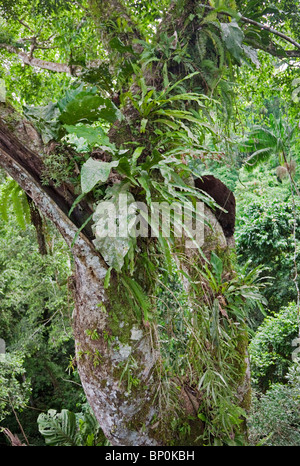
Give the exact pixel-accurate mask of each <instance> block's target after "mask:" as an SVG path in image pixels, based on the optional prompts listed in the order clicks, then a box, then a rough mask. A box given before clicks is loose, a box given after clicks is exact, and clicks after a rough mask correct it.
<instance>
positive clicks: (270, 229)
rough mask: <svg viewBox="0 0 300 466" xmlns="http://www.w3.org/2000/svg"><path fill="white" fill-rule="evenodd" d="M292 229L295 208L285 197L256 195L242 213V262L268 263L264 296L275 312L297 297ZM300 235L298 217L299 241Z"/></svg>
mask: <svg viewBox="0 0 300 466" xmlns="http://www.w3.org/2000/svg"><path fill="white" fill-rule="evenodd" d="M249 201H250V199H249ZM293 229H294V213H293V207H292V205H291V204H290V203H288V202H286V201H284V200H282V201H278V199H273V200H270V199H258V198H257V199H255V200H252V202H251V204H250V205H249V206H248V207H245V208H244V210H243V212H241V213H240V217H239V224H238V228H237V232H236V242H237V252H238V254H239V256H240V261H241V263H245V262H247V261H248V260H251V261H252V264H253V265H254V266H258V265H262V266H265V268H266V272H265V275H267V276H270V277H271V278H272V280H271V284H270V286H268V288H266V291H265V297H266V298H267V300H268V303H269V308H270V309H271V310H273V311H277V310H278V309H280V308H281V307H282V306H286V305H287V304H288V303H289V302H291V301H293V300H294V299H296V288H295V285H294V283H293V280H292V278H293V277H294V273H295V271H294V248H295V242H294V238H293ZM299 238H300V222H299V218H298V219H297V228H296V240H297V241H298V240H299ZM298 272H299V271H298Z"/></svg>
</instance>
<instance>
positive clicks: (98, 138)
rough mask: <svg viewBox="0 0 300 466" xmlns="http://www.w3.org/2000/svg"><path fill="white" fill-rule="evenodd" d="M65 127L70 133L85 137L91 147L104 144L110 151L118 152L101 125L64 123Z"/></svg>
mask: <svg viewBox="0 0 300 466" xmlns="http://www.w3.org/2000/svg"><path fill="white" fill-rule="evenodd" d="M64 128H65V129H66V131H67V132H68V133H69V134H75V135H76V136H77V137H78V138H83V139H85V141H86V142H87V144H88V146H89V148H90V149H93V147H95V146H98V147H103V146H104V147H105V148H106V150H108V151H109V152H112V153H115V152H117V148H116V146H115V145H114V144H111V142H110V141H109V137H108V136H107V134H106V133H105V132H104V130H103V129H102V128H100V127H99V126H98V127H97V128H93V127H89V126H74V125H64Z"/></svg>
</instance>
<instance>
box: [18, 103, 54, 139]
mask: <svg viewBox="0 0 300 466" xmlns="http://www.w3.org/2000/svg"><path fill="white" fill-rule="evenodd" d="M23 112H24V116H25V118H27V120H29V121H31V122H32V123H33V124H34V126H35V128H36V129H37V130H38V131H39V132H40V134H41V136H42V140H43V142H44V143H45V144H47V143H48V142H49V141H51V140H53V139H54V140H57V139H59V136H60V127H61V125H60V123H59V116H60V110H59V107H58V105H57V103H53V102H49V104H48V105H46V106H38V107H32V106H29V105H25V106H24V108H23Z"/></svg>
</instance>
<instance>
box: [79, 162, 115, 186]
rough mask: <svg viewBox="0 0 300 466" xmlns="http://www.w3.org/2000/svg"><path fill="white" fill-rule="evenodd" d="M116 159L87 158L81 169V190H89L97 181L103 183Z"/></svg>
mask: <svg viewBox="0 0 300 466" xmlns="http://www.w3.org/2000/svg"><path fill="white" fill-rule="evenodd" d="M118 164H119V162H118V161H113V162H101V161H100V160H94V159H92V158H89V159H88V160H87V161H86V162H85V163H84V164H83V166H82V169H81V190H82V192H83V193H88V192H90V191H91V190H92V189H93V188H94V186H96V184H97V183H99V182H101V183H105V182H106V181H107V179H108V177H109V174H110V171H111V169H112V168H113V167H117V166H118Z"/></svg>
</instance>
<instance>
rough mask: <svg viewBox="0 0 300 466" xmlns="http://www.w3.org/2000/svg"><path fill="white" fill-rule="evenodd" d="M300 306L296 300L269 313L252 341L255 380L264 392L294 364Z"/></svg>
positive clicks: (279, 379) (252, 364)
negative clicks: (293, 357) (272, 313)
mask: <svg viewBox="0 0 300 466" xmlns="http://www.w3.org/2000/svg"><path fill="white" fill-rule="evenodd" d="M298 318H299V310H298V308H297V306H296V305H295V304H290V305H289V306H288V307H283V308H282V309H281V310H280V311H279V312H278V313H277V314H276V315H274V316H269V317H266V318H265V319H264V321H263V323H262V324H261V325H260V327H259V328H258V329H257V331H256V333H255V336H254V338H253V339H252V340H251V342H250V345H249V354H250V358H251V370H252V378H253V383H255V384H256V385H257V386H258V387H259V388H260V390H262V391H263V392H265V391H266V390H267V389H268V388H269V387H270V385H271V384H272V383H275V382H280V383H282V382H283V381H284V378H285V376H286V374H287V372H288V369H289V367H290V365H291V360H292V352H293V350H294V348H293V340H294V339H295V338H296V337H297V332H298V327H299V323H298Z"/></svg>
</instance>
